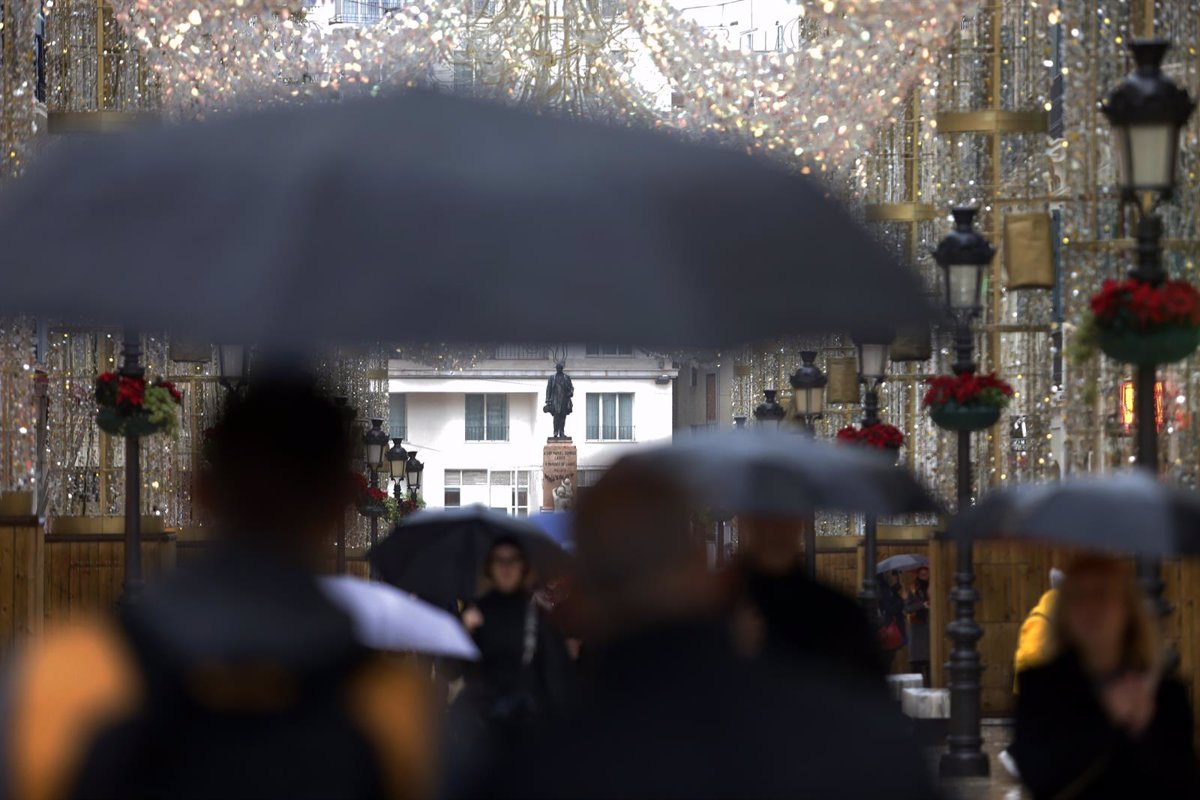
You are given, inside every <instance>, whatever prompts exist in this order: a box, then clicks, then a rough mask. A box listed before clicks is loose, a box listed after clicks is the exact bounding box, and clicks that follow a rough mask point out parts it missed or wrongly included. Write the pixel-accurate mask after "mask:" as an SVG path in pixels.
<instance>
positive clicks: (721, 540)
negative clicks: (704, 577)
mask: <svg viewBox="0 0 1200 800" xmlns="http://www.w3.org/2000/svg"><path fill="white" fill-rule="evenodd" d="M716 536H717V542H716V550H715V553H714V555H713V564H715V565H716V567H717V569H721V568H722V567H724V566H725V518H724V517H718V518H717V532H716Z"/></svg>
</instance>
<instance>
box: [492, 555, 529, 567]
mask: <svg viewBox="0 0 1200 800" xmlns="http://www.w3.org/2000/svg"><path fill="white" fill-rule="evenodd" d="M524 563H525V560H524V559H523V558H521V557H520V556H495V557H494V558H492V566H494V567H519V566H521V565H522V564H524Z"/></svg>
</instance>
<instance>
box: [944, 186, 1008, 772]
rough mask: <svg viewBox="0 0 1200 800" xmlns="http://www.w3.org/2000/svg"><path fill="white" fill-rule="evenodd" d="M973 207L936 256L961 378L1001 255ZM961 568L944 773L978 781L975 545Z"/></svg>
mask: <svg viewBox="0 0 1200 800" xmlns="http://www.w3.org/2000/svg"><path fill="white" fill-rule="evenodd" d="M976 212H977V209H974V208H956V209H954V210H953V214H954V230H952V231H951V232H950V233H949V235H947V236H946V238H944V239H942V241H941V242H939V243H938V246H937V250H935V251H934V253H933V257H934V260H936V261H937V263H938V266H939V267H941V268H942V274H943V278H944V281H945V303H946V311H947V313H948V315H949V316H950V318H951V319H952V321H953V324H954V331H955V332H954V349H955V361H954V364H953V366H952V367H951V368H952V369H953V370H954V373H955V374H956V375H971V374H974V372H975V360H974V349H975V337H974V334H973V333H972V332H971V320H973V319H975V318H976V317H978V316H979V315H980V313H982V311H983V304H982V303H983V301H982V297H983V276H984V273H985V272H986V271H987V268H988V265H990V264H991V262H992V258H993V257H995V255H996V250H995V248H994V247H992V245H991V243H990V242H989V241H988V240H987V239H986V238H984V236H983V235H982V234H981V233H979V231H977V230H975V214H976ZM970 505H971V432H970V431H965V430H963V431H959V432H958V511H959V513H960V514H961V513H963V512H965V511H966V510H967V509H968V508H969V507H970ZM955 547H956V552H957V557H958V558H957V561H958V563H957V569H956V570H955V575H954V591H953V592H951V593H950V599H951V600H953V601H954V619H953V620H952V621H951V622H950V624H949V625H947V626H946V630H947V632H948V633H949V635H950V638H951V639H952V640H953V641H954V648H953V650H951V652H950V734H949V736H947V737H946V742H947V744H948V750H947V752H946V753H944V754H943V755H942V761H941V774H942V775H943V776H945V777H974V776H983V775H987V774H988V758H987V755H986V754H985V753H984V752H983V750H982V745H983V738H982V736H981V735H980V727H979V726H980V686H979V682H980V676H981V675H982V674H983V664H982V662H981V661H980V658H979V650H978V648H977V644H978V642H979V640H980V638H982V636H983V629H981V628H980V627H979V624H978V623H977V622H976V621H975V603H976V602H978V600H979V593H978V592H976V591H975V573H974V561H973V559H974V553H973V552H972V550H973V548H972V545H971V540H970V539H969V538H968V537H965V536H964V537H962V538H960V539H959V540H958V541H957V542H956V543H955Z"/></svg>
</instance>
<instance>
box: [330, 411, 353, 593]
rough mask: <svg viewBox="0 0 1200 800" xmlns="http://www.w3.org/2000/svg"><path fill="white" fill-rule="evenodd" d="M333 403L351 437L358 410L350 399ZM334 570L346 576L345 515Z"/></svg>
mask: <svg viewBox="0 0 1200 800" xmlns="http://www.w3.org/2000/svg"><path fill="white" fill-rule="evenodd" d="M333 402H334V403H335V404H336V405H337V407H338V410H339V411H341V412H342V422H343V424H344V425H345V426H346V433H347V435H349V433H350V431H351V429H353V428H354V418H355V417H357V416H358V410H357V409H355V408H354V407H353V406H352V405H350V398H348V397H335V398H333ZM334 569H335V570H336V571H337V574H338V575H345V574H346V515H345V514H343V515H342V518H341V520H339V522H338V529H337V550H336V554H335V556H334Z"/></svg>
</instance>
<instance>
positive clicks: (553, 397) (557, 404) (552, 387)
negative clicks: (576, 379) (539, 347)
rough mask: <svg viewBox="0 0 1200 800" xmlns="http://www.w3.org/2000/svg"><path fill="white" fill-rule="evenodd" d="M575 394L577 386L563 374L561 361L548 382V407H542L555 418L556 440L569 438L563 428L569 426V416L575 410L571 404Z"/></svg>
mask: <svg viewBox="0 0 1200 800" xmlns="http://www.w3.org/2000/svg"><path fill="white" fill-rule="evenodd" d="M574 394H575V386H574V385H573V384H572V383H571V378H570V377H569V376H568V375H567V374H566V373H565V372H563V363H562V362H561V361H560V362H558V364H556V365H555V370H554V374H553V375H551V376H550V380H548V381H547V382H546V405H545V406H543V407H542V411H544V412H545V413H547V414H549V415H550V416H551V417H553V418H554V438H555V439H567V438H569V437H568V436H567V435H566V433H564V432H563V428H564V427H565V426H566V424H567V415H568V414H570V413H571V411H573V410H574V406H573V405H572V403H571V398H572V397H573V396H574Z"/></svg>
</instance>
